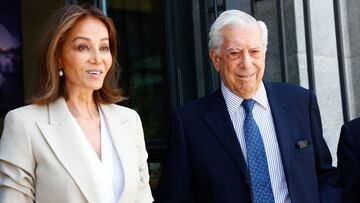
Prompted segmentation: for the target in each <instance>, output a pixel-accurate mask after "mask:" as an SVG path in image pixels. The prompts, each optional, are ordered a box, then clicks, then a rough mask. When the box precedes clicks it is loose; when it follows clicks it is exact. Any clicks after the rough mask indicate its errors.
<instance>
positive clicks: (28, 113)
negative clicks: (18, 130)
mask: <svg viewBox="0 0 360 203" xmlns="http://www.w3.org/2000/svg"><path fill="white" fill-rule="evenodd" d="M44 112H47V105H37V104H29V105H26V106H22V107H19V108H16V109H13V110H11V111H9V112H8V113H7V116H9V115H21V116H22V117H30V118H36V117H37V116H38V115H40V114H43V113H44Z"/></svg>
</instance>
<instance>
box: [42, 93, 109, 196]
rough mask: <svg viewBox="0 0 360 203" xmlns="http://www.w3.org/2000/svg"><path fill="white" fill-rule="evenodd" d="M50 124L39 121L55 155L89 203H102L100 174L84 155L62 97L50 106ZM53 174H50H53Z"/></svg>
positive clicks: (79, 138) (77, 133)
mask: <svg viewBox="0 0 360 203" xmlns="http://www.w3.org/2000/svg"><path fill="white" fill-rule="evenodd" d="M48 111H49V123H41V122H38V123H37V125H38V127H39V129H40V131H41V132H42V134H43V136H44V138H45V139H46V141H47V143H48V144H49V146H50V148H51V149H52V150H53V152H54V154H55V155H56V157H57V158H58V160H59V161H60V162H61V164H62V165H63V166H64V168H65V169H66V170H67V171H68V172H69V174H70V175H71V177H72V178H73V179H74V181H75V182H76V184H77V185H78V187H79V189H80V190H81V192H82V193H83V194H84V196H85V198H86V199H87V200H88V202H94V203H97V202H101V201H102V200H101V195H100V194H99V191H100V190H99V189H98V188H97V187H98V185H99V184H98V182H97V181H96V177H97V174H96V172H95V170H93V168H92V167H89V166H91V165H92V163H91V160H89V158H88V156H87V155H86V154H85V152H84V150H83V145H82V143H81V142H82V141H81V137H80V136H83V135H82V134H81V133H79V132H78V131H77V129H78V126H76V123H75V122H74V120H73V119H72V118H71V114H70V112H69V111H68V108H67V105H66V103H65V100H64V99H63V98H59V99H57V100H56V101H55V102H54V103H51V104H49V105H48ZM50 175H51V174H50Z"/></svg>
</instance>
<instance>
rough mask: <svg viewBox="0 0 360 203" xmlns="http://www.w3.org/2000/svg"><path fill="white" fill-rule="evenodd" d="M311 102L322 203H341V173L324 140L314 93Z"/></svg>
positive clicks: (312, 127)
mask: <svg viewBox="0 0 360 203" xmlns="http://www.w3.org/2000/svg"><path fill="white" fill-rule="evenodd" d="M310 100H311V102H310V104H311V109H310V122H311V131H312V134H313V137H312V139H313V143H314V150H315V153H316V155H315V159H316V173H317V177H318V186H319V196H320V202H326V203H332V202H334V203H335V202H340V199H341V189H340V187H339V186H338V185H337V181H338V179H339V172H338V170H337V169H336V168H335V167H333V166H332V158H331V153H330V151H329V148H328V147H327V144H326V142H325V140H324V138H323V132H322V125H321V118H320V112H319V106H318V103H317V99H316V96H315V95H314V94H313V93H310Z"/></svg>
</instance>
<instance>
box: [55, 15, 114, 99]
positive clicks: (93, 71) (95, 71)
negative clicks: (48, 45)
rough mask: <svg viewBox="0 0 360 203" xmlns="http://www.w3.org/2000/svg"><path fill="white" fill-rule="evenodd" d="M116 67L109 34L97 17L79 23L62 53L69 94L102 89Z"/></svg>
mask: <svg viewBox="0 0 360 203" xmlns="http://www.w3.org/2000/svg"><path fill="white" fill-rule="evenodd" d="M111 64H112V56H111V52H110V45H109V33H108V30H107V28H106V26H105V25H104V23H103V22H102V21H101V20H99V19H97V18H95V17H85V18H83V19H81V20H80V21H78V22H77V23H76V24H75V25H74V26H73V27H72V28H71V29H70V31H69V33H68V34H67V36H66V38H65V42H64V45H63V47H62V49H61V54H60V65H61V67H62V68H63V70H64V81H65V86H66V89H67V91H68V93H69V94H72V93H74V92H79V91H80V92H82V91H89V90H90V91H93V90H98V89H100V88H101V87H102V85H103V82H104V78H105V76H106V73H107V72H108V70H109V69H110V67H111Z"/></svg>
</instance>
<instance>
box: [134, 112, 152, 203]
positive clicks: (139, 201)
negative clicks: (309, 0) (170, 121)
mask: <svg viewBox="0 0 360 203" xmlns="http://www.w3.org/2000/svg"><path fill="white" fill-rule="evenodd" d="M136 125H137V143H138V154H139V174H140V177H139V182H140V183H139V186H138V192H137V196H136V200H135V202H136V203H149V202H153V201H154V199H153V197H152V195H151V189H150V185H149V179H150V177H149V169H148V165H147V158H148V154H147V152H146V146H145V139H144V132H143V128H142V124H141V120H140V117H139V115H138V114H136Z"/></svg>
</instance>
